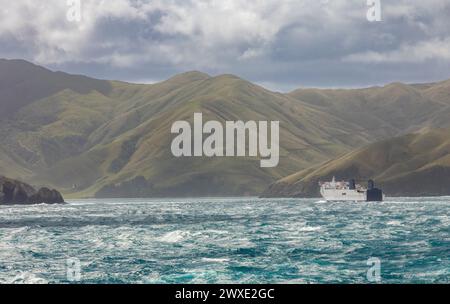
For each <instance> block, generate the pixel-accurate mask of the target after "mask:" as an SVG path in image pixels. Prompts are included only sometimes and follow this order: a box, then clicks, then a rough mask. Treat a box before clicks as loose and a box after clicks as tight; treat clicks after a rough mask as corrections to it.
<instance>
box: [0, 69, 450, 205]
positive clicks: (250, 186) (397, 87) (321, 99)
mask: <svg viewBox="0 0 450 304" xmlns="http://www.w3.org/2000/svg"><path fill="white" fill-rule="evenodd" d="M448 87H449V82H443V83H438V84H425V85H403V84H393V85H389V86H386V87H383V88H370V89H364V90H298V91H296V92H293V93H290V94H280V93H274V92H271V91H268V90H266V89H264V88H262V87H260V86H257V85H254V84H252V83H250V82H248V81H246V80H243V79H241V78H238V77H236V76H233V75H220V76H217V77H211V76H209V75H206V74H203V73H200V72H188V73H184V74H180V75H177V76H175V77H173V78H171V79H169V80H166V81H164V82H161V83H156V84H152V85H138V84H130V83H124V82H117V81H105V80H96V79H91V78H88V77H84V76H77V75H69V74H65V73H62V72H52V71H50V70H47V69H44V68H42V67H39V66H36V65H33V64H31V63H28V62H25V61H20V60H0V93H1V94H0V142H1V144H2V145H1V147H0V173H1V174H4V175H7V176H11V177H12V178H19V179H21V180H24V181H27V182H29V183H32V184H34V185H37V186H40V185H51V186H52V187H55V188H58V189H61V190H62V191H63V192H64V194H65V195H66V196H67V195H68V196H69V197H87V196H102V197H108V196H130V197H133V196H225V195H226V196H232V195H257V194H259V193H260V192H261V191H262V190H263V189H265V188H266V187H267V186H268V185H269V184H271V183H273V182H275V181H276V180H278V179H280V178H283V177H285V176H287V175H290V174H293V173H295V172H298V171H302V170H305V169H308V168H310V167H312V166H316V165H317V164H320V163H323V162H326V161H328V160H330V159H333V158H336V157H338V156H341V155H343V154H345V153H348V152H350V151H352V150H354V149H355V148H358V147H362V146H365V145H367V144H369V143H371V142H374V141H377V140H381V139H386V138H390V137H393V136H397V135H400V134H405V133H406V132H410V131H416V130H418V129H420V128H422V127H425V126H431V127H433V126H435V125H436V124H442V125H445V124H447V121H446V119H445V115H446V114H445V113H448V111H450V108H449V107H450V102H448V98H447V97H448V94H449V91H450V90H449V89H448ZM194 112H202V113H203V116H204V120H205V121H206V120H212V119H214V120H219V121H222V122H223V121H225V120H233V121H235V120H243V121H248V120H257V121H259V120H278V121H280V140H281V142H280V154H281V157H280V164H279V166H278V167H276V168H271V169H262V168H260V166H259V161H258V160H257V159H252V158H212V159H210V158H180V159H177V158H174V157H173V156H172V154H171V151H170V143H171V141H172V139H173V136H172V134H171V133H170V128H171V125H172V123H173V122H175V121H178V120H189V121H192V118H193V113H194Z"/></svg>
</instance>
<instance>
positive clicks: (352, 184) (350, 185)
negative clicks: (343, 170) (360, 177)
mask: <svg viewBox="0 0 450 304" xmlns="http://www.w3.org/2000/svg"><path fill="white" fill-rule="evenodd" d="M348 188H349V189H350V190H355V189H356V181H355V180H354V179H351V180H350V181H349V182H348Z"/></svg>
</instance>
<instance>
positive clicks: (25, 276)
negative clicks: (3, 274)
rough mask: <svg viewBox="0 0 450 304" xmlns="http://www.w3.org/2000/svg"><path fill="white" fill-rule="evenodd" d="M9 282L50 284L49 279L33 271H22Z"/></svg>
mask: <svg viewBox="0 0 450 304" xmlns="http://www.w3.org/2000/svg"><path fill="white" fill-rule="evenodd" d="M7 284H48V281H47V280H45V279H43V278H40V277H38V276H36V275H35V274H33V273H31V272H21V273H19V274H18V275H16V276H15V277H13V278H12V279H10V280H9V281H8V282H7Z"/></svg>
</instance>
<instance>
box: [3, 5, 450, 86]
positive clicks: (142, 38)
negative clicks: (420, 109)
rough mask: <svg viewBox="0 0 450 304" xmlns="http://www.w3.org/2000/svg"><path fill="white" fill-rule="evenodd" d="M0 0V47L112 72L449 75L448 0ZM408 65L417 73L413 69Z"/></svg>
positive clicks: (333, 81) (289, 78) (273, 77)
mask: <svg viewBox="0 0 450 304" xmlns="http://www.w3.org/2000/svg"><path fill="white" fill-rule="evenodd" d="M81 1H82V20H81V22H79V23H76V22H69V21H68V20H67V18H66V15H67V10H68V9H69V7H68V6H67V3H66V1H64V0H48V1H34V0H15V1H10V0H0V20H1V26H0V45H1V47H0V57H7V58H24V59H28V60H31V61H34V62H36V63H38V64H43V65H46V66H49V67H52V68H56V69H65V70H68V71H69V72H77V73H84V74H88V75H92V76H96V77H101V78H115V79H122V80H131V81H132V80H138V79H163V78H166V77H168V76H170V75H171V74H174V73H178V72H182V71H186V70H192V69H196V70H203V71H205V72H208V73H211V74H217V73H235V74H238V75H240V76H242V77H245V78H248V79H250V80H252V81H256V82H258V83H270V84H271V86H273V87H279V88H280V89H283V90H285V89H288V88H294V87H295V86H298V85H314V86H340V85H342V86H361V85H366V84H375V83H376V84H378V83H385V82H389V81H393V80H401V81H419V80H424V81H426V80H429V81H432V80H435V79H436V78H439V77H441V78H447V77H450V74H449V73H450V72H449V71H448V69H446V68H444V67H445V66H448V64H449V63H450V58H449V49H450V48H449V41H450V30H449V29H450V19H449V18H448V16H449V15H450V3H448V1H447V0H429V1H419V0H399V1H388V0H381V3H382V18H383V21H382V22H375V23H370V22H368V21H367V19H366V13H367V9H368V7H367V4H366V1H365V0H333V1H315V0H285V1H279V0H251V1H249V0H228V1H223V0H107V1H106V0H81ZM418 71H420V72H421V73H420V74H418Z"/></svg>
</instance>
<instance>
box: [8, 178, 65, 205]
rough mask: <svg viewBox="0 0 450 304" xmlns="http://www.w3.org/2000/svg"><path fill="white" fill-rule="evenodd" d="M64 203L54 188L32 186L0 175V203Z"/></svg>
mask: <svg viewBox="0 0 450 304" xmlns="http://www.w3.org/2000/svg"><path fill="white" fill-rule="evenodd" d="M16 204H18V205H32V204H64V198H63V196H62V195H61V193H59V192H58V191H56V190H51V189H48V188H41V189H39V190H38V191H36V190H35V189H34V188H33V187H32V186H30V185H28V184H26V183H23V182H20V181H17V180H13V179H10V178H6V177H2V176H0V205H16Z"/></svg>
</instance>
